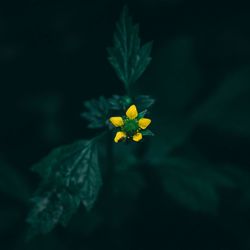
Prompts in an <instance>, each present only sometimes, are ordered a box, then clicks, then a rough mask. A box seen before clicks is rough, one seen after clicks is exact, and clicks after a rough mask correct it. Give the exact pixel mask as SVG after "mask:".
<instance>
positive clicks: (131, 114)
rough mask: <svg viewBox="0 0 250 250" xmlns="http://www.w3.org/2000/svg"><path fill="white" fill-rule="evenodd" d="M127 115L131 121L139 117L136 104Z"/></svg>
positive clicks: (129, 109)
mask: <svg viewBox="0 0 250 250" xmlns="http://www.w3.org/2000/svg"><path fill="white" fill-rule="evenodd" d="M126 115H127V117H128V118H129V119H135V118H136V117H137V116H138V112H137V108H136V106H135V105H134V104H133V105H131V106H130V107H129V108H128V110H127V112H126Z"/></svg>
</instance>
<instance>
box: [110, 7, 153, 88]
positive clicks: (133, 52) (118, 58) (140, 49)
mask: <svg viewBox="0 0 250 250" xmlns="http://www.w3.org/2000/svg"><path fill="white" fill-rule="evenodd" d="M140 43H141V41H140V38H139V26H138V25H137V24H136V25H134V24H133V22H132V18H131V17H130V16H129V14H128V9H127V8H126V7H124V9H123V12H122V14H121V16H120V20H119V21H118V22H117V24H116V31H115V33H114V47H113V48H108V54H109V57H108V60H109V62H110V64H111V65H112V66H113V68H114V69H115V71H116V74H117V76H118V77H119V79H120V80H121V81H122V82H123V83H124V85H125V87H126V89H128V88H129V85H130V84H132V83H134V82H135V81H136V80H137V79H138V78H139V77H140V76H141V75H142V73H143V72H144V71H145V70H146V68H147V66H148V65H149V63H150V61H151V57H150V53H151V49H152V42H150V43H147V44H145V45H143V46H141V44H140Z"/></svg>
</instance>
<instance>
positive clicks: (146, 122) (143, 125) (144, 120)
mask: <svg viewBox="0 0 250 250" xmlns="http://www.w3.org/2000/svg"><path fill="white" fill-rule="evenodd" d="M150 123H151V120H150V119H148V118H141V119H140V120H139V122H138V124H139V127H140V128H142V129H145V128H147V127H148V125H149V124H150Z"/></svg>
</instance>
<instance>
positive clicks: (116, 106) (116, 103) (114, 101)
mask: <svg viewBox="0 0 250 250" xmlns="http://www.w3.org/2000/svg"><path fill="white" fill-rule="evenodd" d="M109 103H110V109H112V110H126V109H127V108H128V107H129V106H130V105H131V104H132V99H131V98H130V97H128V96H120V95H113V96H112V97H111V98H109Z"/></svg>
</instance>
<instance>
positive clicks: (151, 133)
mask: <svg viewBox="0 0 250 250" xmlns="http://www.w3.org/2000/svg"><path fill="white" fill-rule="evenodd" d="M141 133H142V135H143V136H154V135H155V134H154V133H153V132H152V131H151V130H150V129H145V130H141Z"/></svg>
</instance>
